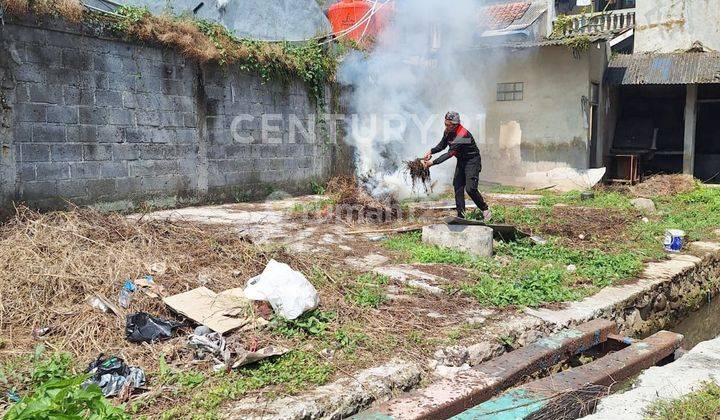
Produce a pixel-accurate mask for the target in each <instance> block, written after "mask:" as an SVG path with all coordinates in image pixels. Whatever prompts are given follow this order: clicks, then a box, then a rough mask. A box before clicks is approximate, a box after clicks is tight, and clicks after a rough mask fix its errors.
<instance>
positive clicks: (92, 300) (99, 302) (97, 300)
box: [87, 294, 123, 317]
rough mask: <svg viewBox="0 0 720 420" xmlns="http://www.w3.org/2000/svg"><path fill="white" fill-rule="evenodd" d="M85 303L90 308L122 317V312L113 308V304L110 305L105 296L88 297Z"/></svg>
mask: <svg viewBox="0 0 720 420" xmlns="http://www.w3.org/2000/svg"><path fill="white" fill-rule="evenodd" d="M87 302H88V304H90V306H92V307H93V308H95V309H98V310H100V311H102V312H105V313H113V314H115V315H117V316H119V317H122V316H123V311H122V310H121V309H120V308H118V307H117V306H115V304H113V303H111V302H110V301H109V300H108V299H107V298H106V297H105V296H102V295H100V294H97V295H95V296H90V297H88V299H87Z"/></svg>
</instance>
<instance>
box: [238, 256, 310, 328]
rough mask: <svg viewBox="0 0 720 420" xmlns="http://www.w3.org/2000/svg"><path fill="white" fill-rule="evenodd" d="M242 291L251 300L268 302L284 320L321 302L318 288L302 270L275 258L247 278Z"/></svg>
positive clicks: (293, 317)
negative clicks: (254, 274) (258, 272)
mask: <svg viewBox="0 0 720 420" xmlns="http://www.w3.org/2000/svg"><path fill="white" fill-rule="evenodd" d="M243 293H244V294H245V297H246V298H248V299H250V300H265V301H268V302H269V303H270V305H271V306H272V307H273V310H274V311H275V313H277V314H279V315H281V316H282V317H283V318H285V319H295V318H297V317H299V316H300V315H302V314H303V313H305V311H309V310H312V309H315V308H317V306H318V304H319V303H320V298H319V297H318V293H317V290H315V287H314V286H313V285H312V284H311V283H310V282H309V281H308V280H307V279H306V278H305V276H304V275H303V274H302V273H300V272H298V271H295V270H293V269H292V268H290V266H289V265H287V264H283V263H280V262H277V261H275V260H270V262H269V263H268V265H267V266H266V267H265V270H263V272H262V273H261V274H260V275H259V276H256V277H253V278H251V279H250V280H249V281H248V283H247V286H246V287H245V290H244V291H243Z"/></svg>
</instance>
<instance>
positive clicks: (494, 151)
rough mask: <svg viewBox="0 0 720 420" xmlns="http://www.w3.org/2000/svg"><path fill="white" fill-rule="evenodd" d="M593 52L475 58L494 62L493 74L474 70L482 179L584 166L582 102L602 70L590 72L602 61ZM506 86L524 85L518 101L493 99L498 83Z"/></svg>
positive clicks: (539, 51) (558, 50) (556, 50)
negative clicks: (480, 111)
mask: <svg viewBox="0 0 720 420" xmlns="http://www.w3.org/2000/svg"><path fill="white" fill-rule="evenodd" d="M592 48H596V46H593V47H592ZM602 48H604V47H602ZM603 51H604V50H603ZM597 54H599V53H598V52H596V51H592V50H591V51H588V52H584V53H581V54H580V56H579V58H575V57H573V53H572V51H570V49H569V48H567V47H565V46H553V47H542V48H533V49H522V50H514V51H512V50H510V51H509V50H502V51H493V52H492V56H490V55H489V54H484V55H483V56H482V57H479V59H480V60H482V61H483V62H485V63H493V65H492V67H493V70H492V71H479V72H478V81H477V83H478V84H477V87H478V89H479V91H480V92H481V93H482V96H483V98H484V100H483V102H484V105H485V121H484V123H485V124H484V126H485V130H484V133H478V134H477V135H476V136H475V137H476V138H478V140H479V141H480V144H481V149H482V153H483V168H484V169H483V173H482V175H481V177H482V178H483V179H484V180H487V181H498V182H502V181H507V180H508V179H512V178H519V177H522V176H523V175H524V174H526V173H528V172H537V171H548V170H551V169H554V168H558V167H572V168H577V169H586V168H588V165H589V162H588V159H589V151H588V140H589V139H588V136H589V134H588V125H587V122H586V120H585V116H584V113H583V112H582V107H581V98H582V97H583V96H586V97H589V90H590V81H591V80H593V81H596V82H599V81H600V80H594V78H596V77H595V76H596V74H601V72H599V71H591V69H592V68H593V67H594V64H592V65H591V61H592V62H595V61H598V62H599V61H601V60H599V59H598V58H597V57H594V56H595V55H597ZM591 57H593V58H592V59H591ZM599 77H600V78H601V76H599ZM509 82H523V83H524V98H523V100H522V101H506V102H505V101H497V96H496V93H497V83H509Z"/></svg>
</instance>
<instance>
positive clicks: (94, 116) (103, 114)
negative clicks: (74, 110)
mask: <svg viewBox="0 0 720 420" xmlns="http://www.w3.org/2000/svg"><path fill="white" fill-rule="evenodd" d="M80 124H92V125H105V124H107V110H106V109H103V108H96V107H89V106H81V107H80Z"/></svg>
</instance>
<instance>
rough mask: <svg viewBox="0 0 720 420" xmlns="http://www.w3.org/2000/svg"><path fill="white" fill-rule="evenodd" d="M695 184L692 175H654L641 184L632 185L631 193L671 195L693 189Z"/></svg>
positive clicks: (647, 195) (648, 195) (644, 195)
mask: <svg viewBox="0 0 720 420" xmlns="http://www.w3.org/2000/svg"><path fill="white" fill-rule="evenodd" d="M695 185H696V183H695V179H694V178H693V177H692V176H691V175H683V174H674V175H653V176H651V177H649V178H647V179H646V180H645V181H643V182H641V183H640V184H637V185H633V186H632V187H630V193H631V194H633V195H635V196H637V197H644V198H651V197H657V196H666V197H669V196H673V195H677V194H682V193H684V192H688V191H692V190H693V189H694V188H695Z"/></svg>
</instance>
